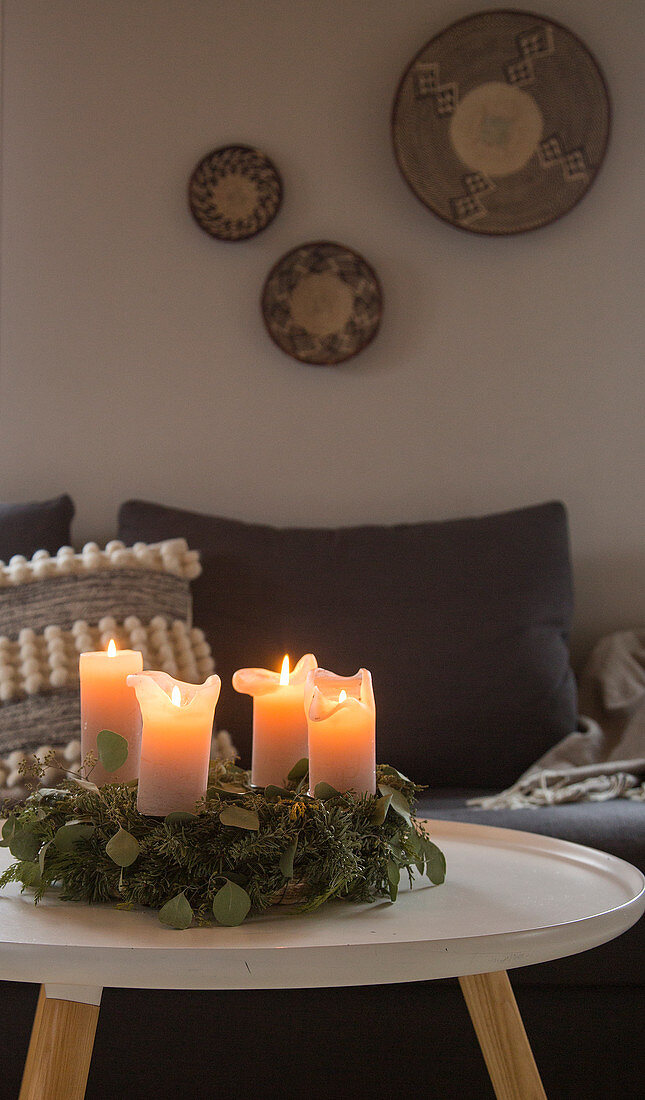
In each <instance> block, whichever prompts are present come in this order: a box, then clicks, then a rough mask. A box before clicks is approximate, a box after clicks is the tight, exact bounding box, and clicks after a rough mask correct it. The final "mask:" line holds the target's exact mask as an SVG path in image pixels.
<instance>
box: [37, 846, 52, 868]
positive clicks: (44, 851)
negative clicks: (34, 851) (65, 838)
mask: <svg viewBox="0 0 645 1100" xmlns="http://www.w3.org/2000/svg"><path fill="white" fill-rule="evenodd" d="M50 844H53V840H48V841H47V843H46V844H43V846H42V848H41V849H40V852H39V853H38V866H39V868H40V873H41V875H44V873H45V856H46V854H47V849H48V848H49V845H50Z"/></svg>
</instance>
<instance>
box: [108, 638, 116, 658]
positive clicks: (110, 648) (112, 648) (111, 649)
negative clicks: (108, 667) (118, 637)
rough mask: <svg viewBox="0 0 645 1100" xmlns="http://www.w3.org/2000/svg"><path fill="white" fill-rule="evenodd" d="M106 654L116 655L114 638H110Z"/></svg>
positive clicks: (109, 655)
mask: <svg viewBox="0 0 645 1100" xmlns="http://www.w3.org/2000/svg"><path fill="white" fill-rule="evenodd" d="M107 655H108V657H116V643H115V641H114V638H110V641H109V643H108V647H107Z"/></svg>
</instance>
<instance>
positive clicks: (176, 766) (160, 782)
mask: <svg viewBox="0 0 645 1100" xmlns="http://www.w3.org/2000/svg"><path fill="white" fill-rule="evenodd" d="M128 684H129V685H130V686H131V687H133V688H134V689H135V691H136V694H137V699H138V700H139V706H140V707H141V715H142V718H143V728H142V731H141V763H140V765H139V791H138V796H137V809H138V810H139V812H140V813H142V814H149V815H151V816H155V817H165V816H166V814H169V813H172V812H173V811H174V810H188V811H189V812H194V810H195V806H196V804H197V802H198V801H199V799H200V798H203V797H204V795H205V794H206V788H207V787H208V765H209V761H210V753H211V737H212V733H213V717H214V714H215V705H216V703H217V700H218V698H219V692H220V687H221V684H222V681H221V680H220V678H219V676H209V677H208V679H207V680H205V681H204V683H203V684H185V683H183V682H182V681H181V680H175V679H174V678H173V677H172V676H169V675H168V673H167V672H141V673H140V674H139V675H138V676H128Z"/></svg>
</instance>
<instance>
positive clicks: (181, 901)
mask: <svg viewBox="0 0 645 1100" xmlns="http://www.w3.org/2000/svg"><path fill="white" fill-rule="evenodd" d="M159 920H160V921H161V923H162V924H167V925H168V927H169V928H179V929H184V928H190V926H191V924H192V923H193V911H192V909H191V906H190V902H189V901H188V899H187V897H186V895H185V893H184V891H183V890H182V891H181V893H180V894H176V895H175V897H174V898H171V899H170V901H167V902H166V904H165V905H162V907H161V909H160V910H159Z"/></svg>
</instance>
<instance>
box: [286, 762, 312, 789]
mask: <svg viewBox="0 0 645 1100" xmlns="http://www.w3.org/2000/svg"><path fill="white" fill-rule="evenodd" d="M308 771H309V760H308V758H307V757H306V756H303V757H302V758H301V759H300V760H299V761H298V763H297V764H294V765H293V767H292V769H291V771H290V772H289V774H288V776H287V779H288V780H289V782H290V783H297V782H298V780H299V779H304V778H305V776H306V774H307V772H308Z"/></svg>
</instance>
